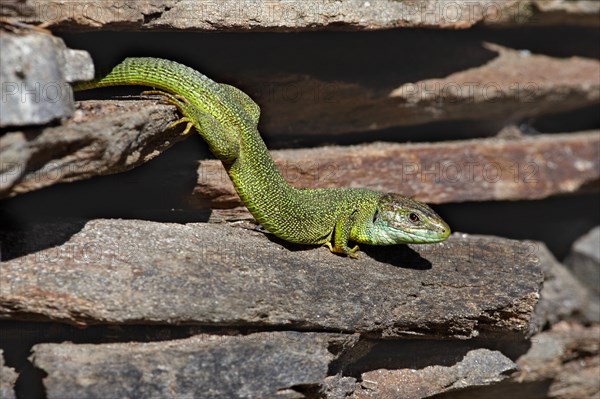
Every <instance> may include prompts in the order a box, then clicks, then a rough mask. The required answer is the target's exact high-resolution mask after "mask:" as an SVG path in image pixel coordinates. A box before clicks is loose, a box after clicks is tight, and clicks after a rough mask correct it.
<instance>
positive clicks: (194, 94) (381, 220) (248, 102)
mask: <svg viewBox="0 0 600 399" xmlns="http://www.w3.org/2000/svg"><path fill="white" fill-rule="evenodd" d="M119 85H141V86H150V87H154V88H158V89H160V90H161V91H160V92H157V91H153V92H151V93H159V94H162V95H163V96H164V98H165V99H166V100H167V102H169V103H171V104H174V105H176V106H177V108H178V109H179V111H180V112H181V114H182V115H183V118H181V119H180V120H179V121H177V122H175V123H174V124H173V125H175V124H179V123H187V128H186V131H185V132H187V131H188V130H189V129H190V128H191V127H194V128H195V130H197V131H198V132H199V133H200V135H201V136H202V137H203V138H204V140H206V142H207V143H208V146H209V148H210V150H211V151H212V153H213V154H214V155H215V156H216V157H217V158H218V159H220V160H221V161H222V163H223V165H224V166H225V168H226V169H227V172H228V173H229V176H230V177H231V180H232V182H233V184H234V186H235V189H236V190H237V193H238V194H239V196H240V198H241V199H242V201H243V202H244V204H246V206H247V208H248V209H249V210H250V212H251V213H252V215H253V216H254V217H255V218H256V220H257V221H258V222H259V223H260V224H261V225H262V226H263V227H264V228H266V229H267V230H268V231H270V232H271V233H273V234H275V235H276V236H277V237H280V238H282V239H284V240H287V241H290V242H295V243H300V244H326V245H327V246H328V247H329V249H330V250H331V251H332V252H334V253H339V254H345V255H349V256H351V257H356V251H357V250H358V246H355V247H353V248H351V247H350V246H349V245H348V244H349V241H352V242H355V243H364V244H371V245H390V244H401V243H419V244H421V243H434V242H439V241H443V240H445V239H446V238H447V237H448V236H449V235H450V228H449V227H448V225H447V224H446V223H445V222H444V221H443V220H442V219H441V218H440V217H439V216H438V215H437V214H436V213H435V212H434V211H433V210H432V209H431V208H430V207H429V206H427V205H426V204H424V203H422V202H418V201H415V200H412V199H409V198H406V197H403V196H401V195H399V194H392V193H389V194H385V193H380V192H375V191H370V190H363V189H351V188H328V189H297V188H294V187H292V186H290V185H289V184H288V183H287V182H286V181H285V179H284V178H283V176H282V175H281V173H280V172H279V170H278V169H277V167H276V166H275V163H274V162H273V159H272V158H271V156H270V154H269V152H268V150H267V147H266V146H265V143H264V142H263V140H262V138H261V137H260V133H259V132H258V128H257V125H258V119H259V116H260V108H259V107H258V105H257V104H256V103H255V102H254V101H252V99H251V98H250V97H248V95H246V94H245V93H244V92H242V91H240V90H238V89H236V88H235V87H233V86H229V85H225V84H219V83H216V82H214V81H212V80H211V79H209V78H207V77H206V76H204V75H202V74H201V73H199V72H197V71H195V70H193V69H191V68H189V67H186V66H184V65H181V64H178V63H176V62H173V61H168V60H163V59H158V58H127V59H125V60H124V61H123V62H122V63H121V64H119V65H117V66H116V67H115V68H114V69H113V70H112V71H111V72H110V73H108V74H107V75H105V76H103V77H101V78H99V79H97V80H95V81H91V82H84V83H80V84H78V85H77V86H76V87H75V88H76V90H84V89H90V88H97V87H105V86H119Z"/></svg>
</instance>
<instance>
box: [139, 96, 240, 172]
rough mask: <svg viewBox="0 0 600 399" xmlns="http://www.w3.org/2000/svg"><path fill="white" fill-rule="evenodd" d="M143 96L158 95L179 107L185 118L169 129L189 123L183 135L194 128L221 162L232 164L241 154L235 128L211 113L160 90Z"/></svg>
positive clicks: (183, 98) (184, 99) (171, 125)
mask: <svg viewBox="0 0 600 399" xmlns="http://www.w3.org/2000/svg"><path fill="white" fill-rule="evenodd" d="M142 94H147V95H158V96H160V97H161V99H162V100H163V101H165V102H166V103H168V104H172V105H174V106H176V107H177V109H178V110H179V112H180V113H181V114H182V115H183V117H182V118H180V119H179V120H176V121H175V122H172V123H171V124H169V126H168V127H169V128H171V127H174V126H177V125H179V124H181V123H187V125H186V128H185V130H184V131H183V133H182V134H184V135H185V134H187V133H188V132H189V131H190V129H191V128H192V127H194V128H195V129H196V131H198V133H199V134H200V135H201V136H202V138H203V139H204V140H205V141H206V142H207V143H208V147H209V148H210V151H211V152H212V153H213V154H214V155H215V157H217V158H218V159H219V160H221V161H223V162H226V163H232V162H233V161H235V160H236V159H237V157H238V155H239V152H240V136H239V133H238V132H237V131H236V130H235V129H234V128H232V127H228V126H225V125H224V124H223V123H221V122H219V121H218V120H217V119H216V118H215V117H214V116H212V115H211V114H210V113H208V112H206V111H204V110H202V109H200V108H198V107H196V106H194V105H193V104H191V103H190V102H189V101H188V100H187V99H186V98H185V97H183V96H180V95H176V94H171V93H167V92H164V91H160V90H148V91H144V92H143V93H142Z"/></svg>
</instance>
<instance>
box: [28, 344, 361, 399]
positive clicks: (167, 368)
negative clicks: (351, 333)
mask: <svg viewBox="0 0 600 399" xmlns="http://www.w3.org/2000/svg"><path fill="white" fill-rule="evenodd" d="M335 339H337V340H339V341H343V338H342V337H339V336H337V337H336V336H335V335H333V334H311V333H297V332H270V333H258V334H251V335H246V336H218V335H197V336H193V337H191V338H188V339H182V340H176V341H165V342H152V343H117V344H102V345H91V344H83V345H76V344H69V343H61V344H39V345H35V346H34V347H33V355H32V357H31V359H32V361H33V363H34V365H35V366H36V367H38V368H40V369H42V370H44V371H45V372H46V373H48V376H47V377H45V378H44V381H43V382H44V386H45V388H46V392H47V395H48V396H47V397H48V398H49V399H52V398H56V399H64V398H91V397H98V398H99V397H105V398H125V397H138V398H149V397H176V398H200V397H201V398H219V399H220V398H302V397H304V396H303V395H301V394H300V393H299V392H297V391H294V390H293V388H295V387H297V386H312V385H318V384H319V383H320V382H321V381H322V380H323V379H324V378H325V377H326V376H327V370H328V365H329V363H330V362H331V361H332V360H333V359H334V358H335V356H334V355H333V354H332V353H330V352H329V351H328V345H329V344H330V342H332V341H334V340H335ZM346 340H349V342H348V344H351V342H350V341H351V338H346Z"/></svg>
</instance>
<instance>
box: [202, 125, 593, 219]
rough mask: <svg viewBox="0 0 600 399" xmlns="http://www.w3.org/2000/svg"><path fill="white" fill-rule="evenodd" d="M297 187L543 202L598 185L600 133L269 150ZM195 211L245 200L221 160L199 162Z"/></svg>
mask: <svg viewBox="0 0 600 399" xmlns="http://www.w3.org/2000/svg"><path fill="white" fill-rule="evenodd" d="M271 154H272V155H273V158H274V159H275V162H276V163H277V165H278V167H279V169H280V170H281V172H282V174H283V176H284V177H285V178H286V180H287V181H289V182H290V184H292V185H293V186H295V187H299V188H300V187H309V188H325V187H360V188H368V189H371V190H376V191H391V192H398V193H402V194H403V195H406V196H409V197H414V198H417V199H419V200H421V201H424V202H427V203H433V204H441V203H449V202H464V201H489V200H493V201H504V200H531V199H542V198H546V197H548V196H551V195H558V194H567V193H573V192H576V191H577V190H580V189H581V188H583V187H588V186H592V185H593V184H594V183H595V182H597V181H599V180H600V131H589V132H579V133H565V134H546V135H538V136H533V137H520V138H513V139H502V138H489V139H474V140H461V141H449V142H438V143H418V144H398V143H373V144H365V145H356V146H335V147H333V146H332V147H321V148H312V149H295V150H278V151H272V152H271ZM190 204H191V205H194V206H196V207H212V208H234V207H238V206H241V205H242V203H241V201H240V199H239V197H238V195H237V193H236V192H235V189H234V188H233V184H232V183H231V180H230V179H229V177H228V176H227V173H226V172H225V169H224V168H223V166H222V165H221V163H220V162H219V161H216V160H203V161H201V162H200V163H199V167H198V181H197V183H196V187H195V189H194V192H193V195H192V196H191V198H190Z"/></svg>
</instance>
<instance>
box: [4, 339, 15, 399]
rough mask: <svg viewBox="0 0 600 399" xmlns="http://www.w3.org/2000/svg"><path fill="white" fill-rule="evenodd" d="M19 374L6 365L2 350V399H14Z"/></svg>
mask: <svg viewBox="0 0 600 399" xmlns="http://www.w3.org/2000/svg"><path fill="white" fill-rule="evenodd" d="M17 377H18V375H17V373H15V370H14V369H13V368H11V367H6V366H5V365H4V355H3V353H2V349H0V399H14V398H15V397H16V396H15V391H14V386H15V382H16V381H17Z"/></svg>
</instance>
